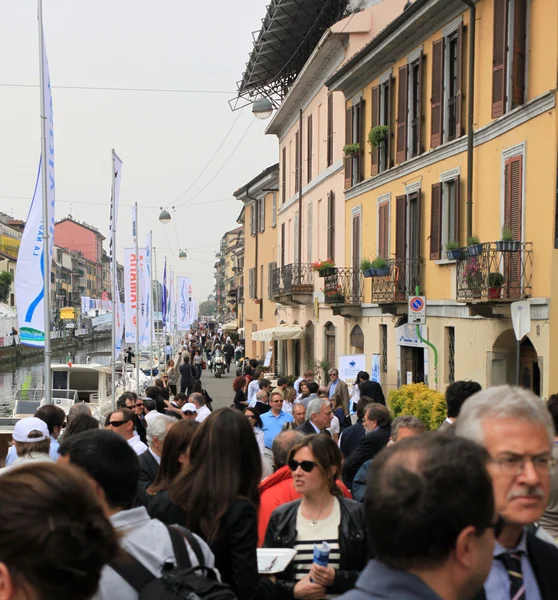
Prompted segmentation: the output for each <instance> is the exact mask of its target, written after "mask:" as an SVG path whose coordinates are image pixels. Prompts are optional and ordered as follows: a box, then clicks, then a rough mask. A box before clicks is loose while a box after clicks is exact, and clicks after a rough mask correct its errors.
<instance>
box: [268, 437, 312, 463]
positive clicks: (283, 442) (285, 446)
mask: <svg viewBox="0 0 558 600" xmlns="http://www.w3.org/2000/svg"><path fill="white" fill-rule="evenodd" d="M303 439H304V434H302V433H300V431H293V430H289V431H282V432H281V433H280V434H279V435H277V436H276V437H275V439H274V440H273V444H272V446H271V451H272V453H273V465H274V466H275V470H276V471H278V470H279V469H281V468H282V467H284V466H285V465H286V464H287V460H288V458H289V452H290V451H291V450H292V449H293V448H294V447H295V446H296V445H297V444H300V442H302V440H303Z"/></svg>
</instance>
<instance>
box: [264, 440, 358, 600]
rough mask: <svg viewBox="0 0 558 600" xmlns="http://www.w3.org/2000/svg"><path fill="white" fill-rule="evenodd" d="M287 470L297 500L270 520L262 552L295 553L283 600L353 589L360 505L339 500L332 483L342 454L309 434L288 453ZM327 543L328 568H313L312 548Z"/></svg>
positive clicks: (284, 578)
mask: <svg viewBox="0 0 558 600" xmlns="http://www.w3.org/2000/svg"><path fill="white" fill-rule="evenodd" d="M288 466H289V468H290V469H291V472H292V475H293V484H294V488H295V490H296V491H297V492H298V493H299V494H302V499H300V500H295V501H294V502H289V503H288V504H284V505H283V506H280V507H279V508H277V509H275V510H274V511H273V513H272V515H271V519H270V521H269V525H268V527H267V532H266V536H265V541H264V547H267V548H294V549H295V550H297V554H296V556H295V558H294V560H293V562H292V563H291V564H290V565H289V567H288V568H287V569H286V570H285V571H284V572H283V573H281V574H280V575H278V577H279V580H278V581H277V585H278V586H281V587H283V588H284V591H285V593H286V594H287V596H286V597H291V598H325V597H326V595H327V597H331V596H330V595H333V596H335V595H337V594H342V593H344V592H346V591H347V590H350V589H352V588H353V587H354V585H355V582H356V580H357V577H358V575H359V573H360V571H361V570H362V569H363V568H364V567H365V565H366V561H367V544H366V526H365V522H364V513H363V508H362V505H361V504H360V503H359V502H355V501H354V500H349V499H347V498H344V497H342V495H341V491H340V490H339V487H338V486H337V484H336V481H337V478H338V477H339V475H340V473H341V451H340V450H339V448H338V447H337V445H336V444H335V442H334V441H333V440H332V439H331V438H330V437H329V436H326V435H309V436H306V437H305V439H304V441H302V442H301V443H300V444H298V445H297V446H295V447H294V448H293V449H292V450H291V452H290V453H289V461H288ZM323 542H327V543H328V544H329V547H330V554H329V564H328V566H327V567H321V566H319V565H317V564H314V563H313V551H314V544H318V545H321V544H322V543H323Z"/></svg>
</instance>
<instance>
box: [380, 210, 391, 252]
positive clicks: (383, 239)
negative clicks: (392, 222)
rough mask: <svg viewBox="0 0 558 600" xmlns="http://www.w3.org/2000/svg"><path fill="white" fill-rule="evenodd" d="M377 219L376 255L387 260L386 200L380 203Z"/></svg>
mask: <svg viewBox="0 0 558 600" xmlns="http://www.w3.org/2000/svg"><path fill="white" fill-rule="evenodd" d="M378 220H379V223H378V233H379V242H378V256H381V257H382V258H385V259H386V260H387V259H388V258H389V248H388V245H389V204H388V203H387V202H386V203H384V204H380V207H379V210H378Z"/></svg>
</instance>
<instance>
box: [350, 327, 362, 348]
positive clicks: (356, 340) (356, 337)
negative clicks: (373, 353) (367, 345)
mask: <svg viewBox="0 0 558 600" xmlns="http://www.w3.org/2000/svg"><path fill="white" fill-rule="evenodd" d="M350 341H351V346H353V348H354V353H355V354H364V333H362V329H361V328H360V326H359V325H355V326H354V327H353V330H352V331H351V339H350Z"/></svg>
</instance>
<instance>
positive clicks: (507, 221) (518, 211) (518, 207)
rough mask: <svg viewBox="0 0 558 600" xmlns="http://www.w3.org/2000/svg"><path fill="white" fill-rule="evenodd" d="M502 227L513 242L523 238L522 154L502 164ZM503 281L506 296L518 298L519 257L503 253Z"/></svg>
mask: <svg viewBox="0 0 558 600" xmlns="http://www.w3.org/2000/svg"><path fill="white" fill-rule="evenodd" d="M504 227H505V228H506V229H509V230H510V231H511V232H512V236H513V239H514V240H515V241H521V239H522V236H523V154H520V155H517V156H512V157H510V158H507V159H506V160H505V162H504ZM504 279H505V281H506V288H507V289H506V294H507V296H508V297H510V298H516V297H519V296H520V292H521V255H520V253H519V252H504Z"/></svg>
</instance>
